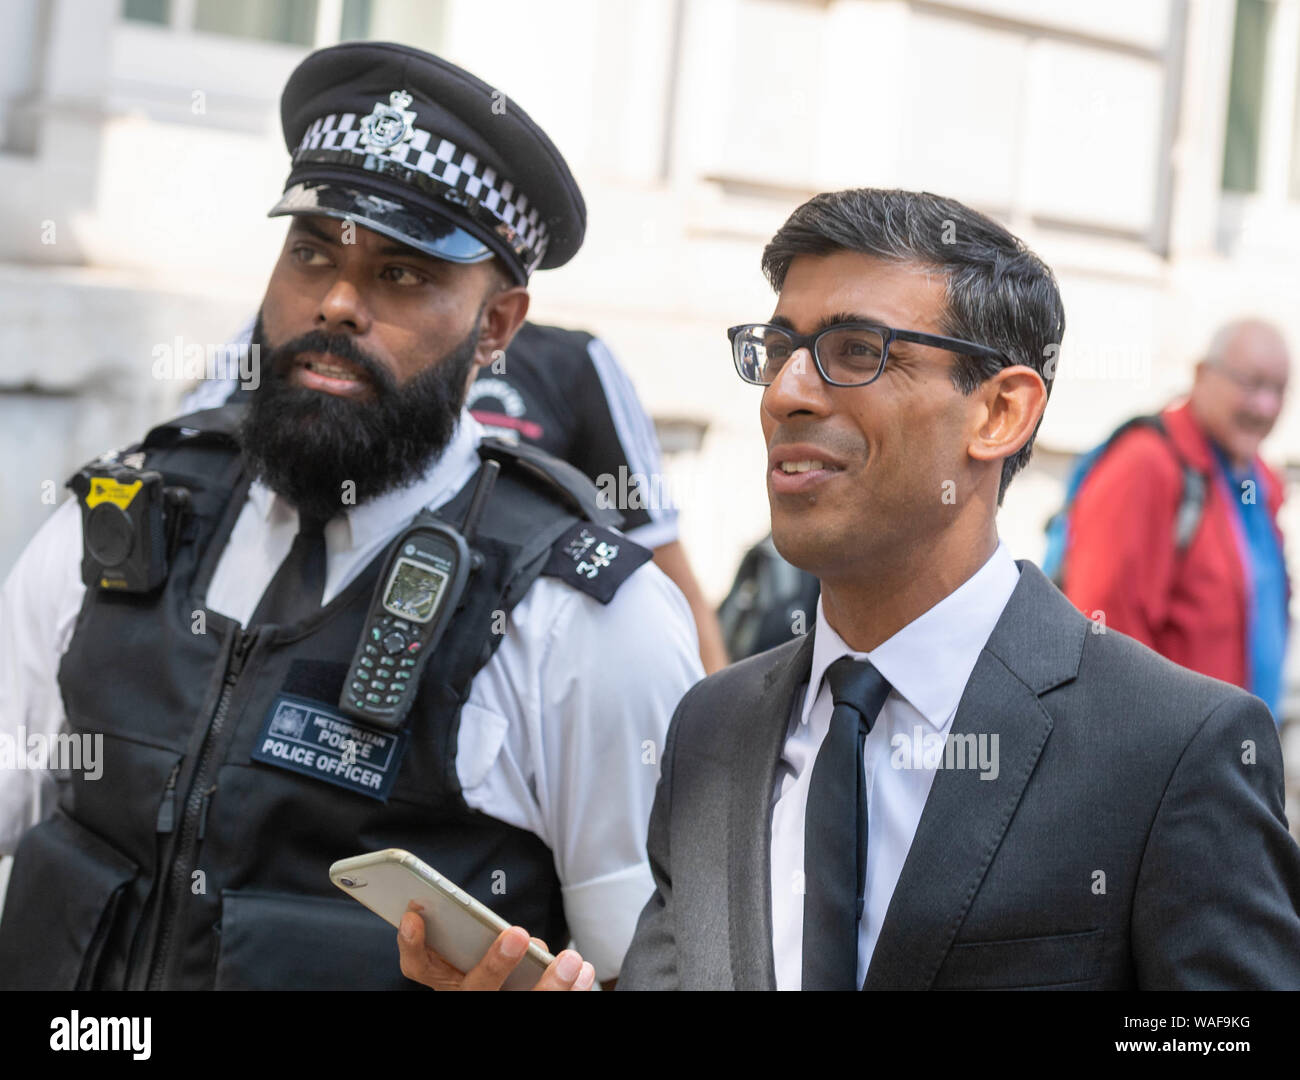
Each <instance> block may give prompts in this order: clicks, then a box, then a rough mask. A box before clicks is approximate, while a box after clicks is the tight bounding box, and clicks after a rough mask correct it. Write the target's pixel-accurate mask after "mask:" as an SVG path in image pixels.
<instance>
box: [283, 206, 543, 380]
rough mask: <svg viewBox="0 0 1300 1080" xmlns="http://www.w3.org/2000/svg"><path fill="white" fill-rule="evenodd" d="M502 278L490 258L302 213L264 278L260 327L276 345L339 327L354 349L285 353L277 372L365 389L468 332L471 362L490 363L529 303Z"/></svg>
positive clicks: (413, 368) (411, 368)
mask: <svg viewBox="0 0 1300 1080" xmlns="http://www.w3.org/2000/svg"><path fill="white" fill-rule="evenodd" d="M502 284H503V283H502V282H501V280H500V272H499V271H498V270H497V269H496V268H495V266H494V264H493V263H492V262H491V261H489V262H483V263H472V264H456V263H450V262H446V261H444V260H442V259H435V258H433V257H431V256H428V255H424V254H421V253H420V252H418V251H416V250H415V249H414V248H412V247H408V246H407V245H405V244H401V243H398V242H397V241H395V240H393V239H391V238H389V237H387V236H383V235H381V234H380V233H377V232H373V231H371V230H370V229H366V228H362V227H360V226H358V225H356V224H355V223H348V222H343V221H339V220H337V219H334V218H329V217H323V216H300V217H295V218H293V219H292V221H291V223H290V226H289V231H288V234H287V236H286V238H285V242H284V248H283V249H282V250H281V252H280V258H279V260H278V262H277V263H276V265H275V269H274V271H273V272H272V275H271V280H270V283H269V285H268V287H267V291H266V299H265V301H264V302H263V305H262V323H263V330H264V332H265V334H266V337H267V340H268V342H270V343H271V344H272V345H273V346H279V345H283V344H285V343H287V342H291V341H293V340H295V339H297V338H300V337H302V336H303V335H307V334H310V333H312V332H316V333H317V334H320V333H324V334H331V335H333V334H338V335H343V336H345V337H346V339H347V340H348V342H349V343H350V344H351V345H352V346H355V348H353V349H349V350H347V351H348V352H350V353H351V354H352V355H351V356H348V355H343V356H340V355H338V354H328V353H323V352H316V351H312V352H302V353H298V354H296V355H294V356H290V357H284V358H282V359H283V363H284V364H286V365H289V367H290V369H289V370H288V371H286V372H284V374H285V375H286V377H287V380H288V382H289V384H290V385H294V386H302V387H308V388H310V389H313V390H318V391H320V392H322V393H326V394H335V395H339V396H342V397H365V396H367V395H373V393H374V390H375V385H374V384H375V382H376V380H377V379H380V380H382V379H383V376H384V374H387V375H389V376H391V377H392V380H393V381H394V382H395V383H397V384H399V385H400V384H403V383H406V382H408V381H409V380H410V379H411V378H412V377H414V376H415V375H417V374H419V373H420V372H422V371H424V370H426V369H428V368H430V367H431V366H433V365H435V364H437V363H439V362H440V361H441V360H442V359H443V358H444V357H445V356H446V355H447V354H448V353H449V352H450V351H451V350H452V349H453V348H454V347H456V346H457V345H458V344H460V343H462V342H464V341H466V340H467V339H468V338H470V337H471V336H472V335H474V334H477V340H476V344H475V346H474V361H475V363H476V364H479V365H481V364H487V363H490V362H491V359H492V354H493V352H494V351H495V350H497V349H503V348H505V346H506V345H507V344H508V343H509V340H510V337H511V336H512V335H513V333H514V331H515V329H516V328H517V327H518V324H519V323H520V322H522V320H523V312H524V311H526V310H527V303H528V301H527V296H528V294H527V293H526V292H525V291H524V290H523V289H521V288H517V287H515V288H504V289H503V288H502V287H501V285H502ZM340 351H343V350H340ZM367 361H371V362H372V363H367ZM375 365H378V366H379V368H378V369H376V367H375Z"/></svg>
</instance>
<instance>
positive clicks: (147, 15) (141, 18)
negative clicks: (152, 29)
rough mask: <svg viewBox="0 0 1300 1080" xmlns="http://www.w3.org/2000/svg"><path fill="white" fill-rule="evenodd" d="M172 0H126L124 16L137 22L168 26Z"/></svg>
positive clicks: (123, 10)
mask: <svg viewBox="0 0 1300 1080" xmlns="http://www.w3.org/2000/svg"><path fill="white" fill-rule="evenodd" d="M170 8H171V0H125V3H123V5H122V17H123V18H124V19H132V20H134V21H135V22H147V23H157V24H158V25H159V26H166V25H167V22H168V20H169V19H170V17H171V11H170Z"/></svg>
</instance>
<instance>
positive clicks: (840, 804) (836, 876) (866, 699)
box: [802, 656, 889, 990]
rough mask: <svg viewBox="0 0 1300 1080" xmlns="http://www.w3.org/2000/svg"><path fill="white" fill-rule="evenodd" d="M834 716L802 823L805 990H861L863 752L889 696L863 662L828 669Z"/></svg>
mask: <svg viewBox="0 0 1300 1080" xmlns="http://www.w3.org/2000/svg"><path fill="white" fill-rule="evenodd" d="M826 683H827V685H828V686H829V687H830V691H831V698H832V700H833V701H834V702H835V709H834V711H833V712H832V713H831V726H830V730H829V731H828V732H827V733H826V738H825V739H824V740H822V745H821V748H820V749H819V750H818V751H817V760H816V761H815V762H814V763H813V771H812V780H811V781H810V782H809V786H808V808H807V811H806V813H805V816H804V849H803V866H804V898H803V983H802V985H803V989H805V990H856V989H857V985H858V921H859V920H860V919H861V918H862V906H863V896H864V890H865V885H866V880H867V792H866V777H865V776H864V775H863V772H862V746H863V742H864V741H865V740H866V737H867V733H868V732H869V731H870V730H871V726H872V725H873V724H874V723H875V722H876V717H877V715H879V713H880V708H881V706H882V705H884V703H885V698H887V697H888V696H889V683H888V682H886V681H885V677H884V676H883V675H881V674H880V672H878V671H877V670H876V669H875V668H874V667H872V666H871V664H870V663H869V662H868V661H866V660H854V659H853V658H852V657H850V656H844V657H841V658H840V659H839V660H836V661H835V663H833V664H831V666H830V667H828V668H827V669H826Z"/></svg>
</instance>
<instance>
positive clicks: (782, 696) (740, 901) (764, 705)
mask: <svg viewBox="0 0 1300 1080" xmlns="http://www.w3.org/2000/svg"><path fill="white" fill-rule="evenodd" d="M812 645H813V635H812V634H806V635H804V637H803V638H801V639H800V640H799V641H798V642H791V643H790V644H789V645H785V646H782V647H781V648H780V649H779V650H777V652H780V653H784V654H786V655H784V656H782V657H780V658H777V657H774V658H773V659H774V663H773V664H772V666H771V667H770V668H769V669H768V671H767V674H766V676H765V677H764V679H763V681H762V683H761V689H760V691H759V694H758V695H757V697H755V698H754V699H753V700H743V701H737V702H736V708H737V709H738V710H741V712H740V715H739V716H738V717H737V720H736V723H737V725H738V726H741V727H743V728H744V730H745V737H744V738H738V739H737V740H736V742H735V757H734V758H733V761H732V769H731V778H730V779H731V783H730V785H729V786H730V805H729V807H728V813H727V827H728V844H727V903H728V914H729V918H730V933H729V938H730V943H731V971H732V979H733V982H734V984H735V988H736V989H737V990H775V989H776V968H775V965H774V963H773V958H772V896H771V889H772V875H771V850H770V849H771V842H772V827H771V822H772V817H771V815H772V790H773V785H774V784H775V783H776V766H777V763H778V762H779V761H780V759H781V751H782V749H783V747H784V745H785V735H786V730H787V728H788V726H789V720H790V709H791V707H792V703H793V699H794V695H795V693H796V692H797V691H798V690H799V686H800V683H802V682H805V681H807V679H808V672H809V670H810V668H811V667H812V653H813V648H812Z"/></svg>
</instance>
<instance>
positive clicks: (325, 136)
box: [294, 113, 546, 269]
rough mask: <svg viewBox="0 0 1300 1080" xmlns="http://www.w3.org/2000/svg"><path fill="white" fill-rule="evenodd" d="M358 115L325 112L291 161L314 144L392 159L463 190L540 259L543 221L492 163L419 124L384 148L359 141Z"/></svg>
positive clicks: (533, 260) (316, 147) (532, 260)
mask: <svg viewBox="0 0 1300 1080" xmlns="http://www.w3.org/2000/svg"><path fill="white" fill-rule="evenodd" d="M361 119H362V118H361V117H360V116H358V115H357V114H356V113H342V114H337V113H330V115H329V116H322V117H321V118H320V119H319V120H316V121H314V122H313V123H312V124H311V126H310V127H308V128H307V132H306V134H305V135H303V137H302V142H300V143H299V144H298V149H297V150H295V151H294V161H295V162H296V161H297V160H298V157H299V155H300V154H303V153H306V152H307V151H318V150H345V151H347V150H350V151H352V152H354V153H359V154H373V155H374V156H375V157H381V158H387V159H388V160H390V161H395V162H397V163H398V164H400V165H404V166H405V167H406V168H408V169H413V170H415V171H416V172H420V173H424V175H426V176H429V177H432V178H433V179H434V180H437V181H438V182H439V183H441V184H444V185H446V186H447V187H448V188H450V189H453V190H455V191H458V192H461V193H463V195H465V196H466V197H467V198H469V199H471V200H473V201H474V202H475V203H477V204H478V205H479V206H481V207H482V208H483V209H485V210H487V211H488V212H489V213H490V214H491V215H492V217H494V218H495V219H496V220H497V221H499V222H502V223H504V224H505V225H507V226H509V227H510V229H512V230H514V232H515V233H517V234H518V236H519V240H520V241H521V242H522V244H523V245H524V246H526V247H527V248H528V250H529V252H530V253H531V255H532V258H530V259H528V260H527V261H528V262H530V263H533V264H534V265H535V264H536V263H537V262H540V261H541V257H542V255H543V253H544V252H545V251H546V223H545V222H544V221H542V220H541V219H540V215H539V213H538V210H537V207H535V206H534V207H531V208H530V207H529V205H528V196H527V195H525V194H524V193H523V192H522V191H520V190H519V189H518V188H517V187H515V185H514V183H513V182H512V181H510V180H505V179H503V178H502V177H500V176H498V175H497V172H496V170H495V169H493V168H491V167H489V166H485V165H483V163H482V162H480V161H479V160H478V158H476V157H475V156H474V155H473V154H471V153H469V152H468V151H466V150H462V149H461V148H460V147H458V146H456V145H455V144H454V143H452V142H450V141H448V140H447V139H444V138H442V137H441V136H438V135H435V134H433V133H432V132H430V131H426V130H425V129H424V128H418V127H417V128H413V129H412V130H413V135H412V137H411V138H410V139H408V140H406V141H404V142H400V143H398V144H397V145H396V146H393V147H389V148H388V149H383V150H381V149H378V148H376V147H374V146H366V145H358V140H359V139H360V137H361ZM530 269H531V267H530Z"/></svg>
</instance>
